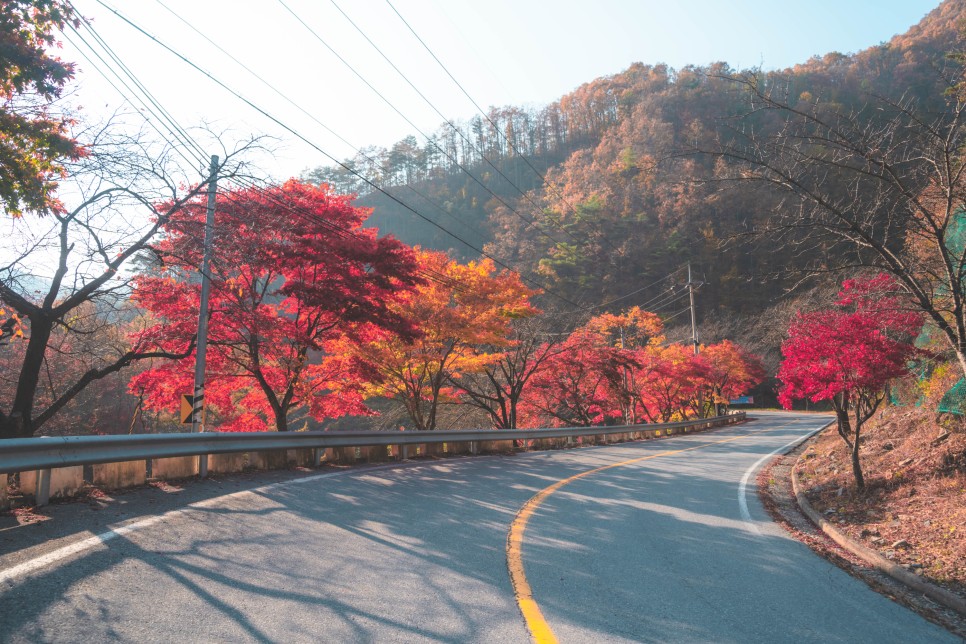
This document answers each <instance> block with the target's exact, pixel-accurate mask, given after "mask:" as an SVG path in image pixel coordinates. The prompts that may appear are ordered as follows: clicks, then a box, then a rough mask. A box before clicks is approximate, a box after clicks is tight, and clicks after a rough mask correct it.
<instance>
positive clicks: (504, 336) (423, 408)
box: [330, 251, 537, 430]
mask: <svg viewBox="0 0 966 644" xmlns="http://www.w3.org/2000/svg"><path fill="white" fill-rule="evenodd" d="M417 256H418V261H419V264H420V267H421V271H420V272H421V273H422V275H423V276H424V277H425V278H426V283H425V284H424V285H423V286H421V287H419V288H417V289H416V290H415V291H413V292H412V293H410V294H408V295H406V296H404V297H402V298H401V299H400V301H399V302H398V303H397V304H395V305H394V306H395V307H396V310H397V312H398V313H399V314H400V315H402V316H405V317H407V318H409V319H410V320H412V321H413V322H414V323H415V324H416V325H417V326H418V328H419V329H420V331H421V335H420V337H419V338H418V339H417V340H415V341H414V342H411V343H407V342H405V341H404V340H403V339H400V338H398V337H393V336H389V337H384V338H382V339H379V340H374V341H370V342H367V343H364V344H356V345H354V346H347V347H342V348H341V349H340V351H339V353H342V354H343V355H342V357H340V358H338V359H344V355H345V353H349V354H351V355H352V356H353V357H354V358H355V359H357V360H360V361H361V362H363V363H365V364H366V365H367V366H368V367H369V370H370V371H371V372H373V373H374V374H376V377H375V378H373V381H372V382H370V383H368V385H367V386H366V391H365V394H366V395H367V396H370V397H377V396H378V397H384V398H390V399H392V400H396V401H398V402H399V403H401V404H402V405H403V406H404V407H405V409H406V412H407V414H408V415H409V418H410V419H411V420H412V423H413V426H414V427H415V428H416V429H419V430H433V429H436V428H437V411H438V409H439V405H440V404H441V403H443V402H456V401H457V400H458V399H457V397H456V395H455V393H454V392H451V391H450V390H449V388H448V386H447V382H448V381H449V380H450V379H454V378H458V377H459V376H460V375H461V374H465V373H473V372H476V371H479V370H480V369H482V368H483V367H484V366H485V365H487V364H489V363H490V362H492V361H493V360H495V359H497V358H499V355H500V354H499V353H493V352H492V350H494V349H497V350H498V349H499V348H500V347H508V346H509V345H510V344H511V341H510V340H509V339H508V337H509V334H510V322H511V321H512V320H513V319H516V318H521V317H528V316H531V315H535V314H536V312H537V310H536V309H535V308H534V307H533V306H532V305H531V303H530V297H531V296H532V295H533V293H534V292H533V291H531V290H530V289H528V288H527V287H526V286H524V285H523V283H522V282H521V281H520V277H519V275H517V274H516V273H511V272H509V271H501V272H498V271H497V270H496V267H495V266H494V264H493V262H491V261H490V260H481V261H478V262H469V263H468V264H460V263H458V262H456V261H454V260H452V259H450V258H449V257H448V256H447V255H446V254H445V253H440V252H434V251H418V252H417ZM487 349H489V351H488V350H487ZM330 353H332V354H333V355H334V354H335V353H337V352H335V351H331V352H330Z"/></svg>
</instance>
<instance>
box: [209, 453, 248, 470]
mask: <svg viewBox="0 0 966 644" xmlns="http://www.w3.org/2000/svg"><path fill="white" fill-rule="evenodd" d="M247 464H248V454H246V453H245V452H238V453H235V454H210V455H209V456H208V471H209V472H211V473H212V474H229V473H231V472H241V471H242V470H244V469H245V465H247Z"/></svg>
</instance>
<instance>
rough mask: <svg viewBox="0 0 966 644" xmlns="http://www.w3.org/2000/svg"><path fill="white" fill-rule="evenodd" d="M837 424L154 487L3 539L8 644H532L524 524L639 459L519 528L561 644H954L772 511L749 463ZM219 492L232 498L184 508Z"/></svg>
mask: <svg viewBox="0 0 966 644" xmlns="http://www.w3.org/2000/svg"><path fill="white" fill-rule="evenodd" d="M827 420H828V418H827V417H818V416H807V415H803V416H794V415H788V414H760V415H758V416H757V419H756V420H754V421H753V422H749V423H746V424H744V425H741V426H737V427H732V428H727V429H721V430H717V431H714V432H709V433H704V434H695V435H688V436H682V437H675V438H670V439H664V440H651V441H646V442H640V443H626V444H621V445H613V446H607V447H597V448H583V449H575V450H567V451H557V452H536V453H531V454H526V455H516V456H509V457H485V458H461V459H447V460H438V461H422V462H417V463H411V464H403V465H401V466H397V465H392V466H379V467H368V468H354V469H345V470H340V471H335V472H326V473H324V474H321V475H318V474H310V475H304V474H301V475H297V474H293V475H291V476H289V477H288V478H286V477H285V475H281V476H277V480H276V482H274V483H271V484H269V485H261V486H260V487H259V486H257V485H256V484H254V483H251V482H247V481H241V482H239V481H235V482H233V483H232V482H231V481H229V482H228V483H226V482H224V481H223V482H221V483H218V482H214V483H199V484H193V485H191V486H189V487H188V488H186V489H185V491H184V492H183V493H182V496H181V497H180V501H181V508H180V509H169V510H165V508H170V507H173V506H172V504H177V503H178V501H179V499H178V498H177V497H178V495H171V494H168V495H166V496H165V498H164V499H163V500H159V498H160V497H159V496H158V495H164V494H165V493H164V492H162V491H159V490H154V489H148V490H141V491H139V492H136V493H132V494H128V495H125V496H124V497H123V499H122V501H123V503H122V504H121V505H114V506H112V507H111V508H110V509H109V512H111V513H113V514H109V515H105V513H104V511H99V512H97V511H94V510H93V509H92V508H89V507H88V506H86V505H81V504H71V505H63V506H53V507H51V509H50V511H49V514H50V516H51V517H52V520H50V521H46V522H43V523H42V524H39V525H36V526H28V527H20V528H14V527H7V528H4V527H2V526H0V641H4V642H39V641H56V642H59V641H63V642H81V641H90V642H106V641H138V642H151V641H231V642H238V641H287V642H304V641H322V642H356V641H357V642H369V641H373V642H376V641H378V642H404V641H445V642H471V641H485V642H526V641H528V640H529V639H530V634H529V631H528V622H527V621H526V620H525V619H524V617H523V615H522V614H521V611H520V607H519V606H518V603H517V598H516V596H515V595H514V587H513V585H511V581H510V576H509V574H508V570H507V534H508V530H509V529H510V526H511V524H512V523H513V522H514V519H515V517H516V516H517V514H518V512H520V510H521V508H522V507H523V506H524V504H525V503H527V501H528V499H531V497H533V496H534V495H535V494H537V493H538V492H540V491H541V490H543V489H545V488H547V487H548V486H552V485H553V484H555V483H558V482H560V481H561V480H564V479H567V478H568V477H572V476H574V475H577V474H580V473H582V472H586V471H588V470H592V469H595V468H600V467H604V466H608V465H616V464H618V463H624V462H625V461H632V462H630V463H626V464H623V465H619V466H616V467H610V468H608V469H604V470H601V471H599V472H594V473H592V474H589V475H587V476H583V477H582V478H578V479H576V480H573V481H571V482H568V483H567V484H565V485H563V486H561V487H559V489H556V490H555V491H553V493H551V494H549V495H547V496H546V497H545V498H543V499H542V502H541V503H540V505H539V507H536V508H535V509H534V510H533V513H532V516H530V517H529V521H528V523H527V524H526V530H525V532H524V533H523V537H522V542H521V543H520V545H519V553H518V554H519V556H520V558H521V560H522V570H523V575H524V576H525V581H526V583H527V584H528V585H529V587H530V590H531V592H532V598H533V602H534V604H535V606H536V607H537V608H538V610H539V613H540V614H541V615H542V616H543V618H544V619H545V621H546V626H547V627H548V628H549V629H550V630H551V631H552V633H553V634H554V635H555V636H556V637H557V638H559V640H560V641H562V642H604V641H648V642H650V641H691V642H709V641H713V642H835V641H842V642H876V643H882V642H933V641H935V642H942V641H951V642H955V641H959V640H958V639H957V638H955V637H953V636H952V635H950V634H949V633H948V632H946V631H944V630H942V629H940V628H939V627H937V626H934V625H932V624H930V623H929V622H927V621H925V620H923V619H922V618H920V617H918V616H917V615H915V614H914V613H912V612H910V611H908V610H906V609H905V608H903V607H901V606H899V605H898V604H895V603H893V602H892V601H890V600H889V599H887V598H885V597H882V596H880V595H878V594H876V593H875V592H873V591H871V590H869V589H868V588H867V587H866V586H865V584H863V583H862V582H860V581H857V580H855V579H853V578H852V577H850V576H849V575H847V574H846V573H844V572H842V571H841V570H839V569H838V568H836V567H835V566H832V565H831V564H828V563H827V562H825V561H824V560H822V559H821V558H819V557H817V556H816V555H814V554H813V553H812V552H811V551H810V550H808V548H806V547H805V546H803V545H801V544H799V543H798V542H797V541H794V540H793V539H791V538H790V537H788V536H787V535H785V534H784V533H783V532H782V531H781V529H780V528H778V527H777V526H775V525H774V524H772V523H771V522H770V520H769V519H768V517H767V515H766V514H765V513H764V510H763V509H762V508H761V505H760V503H759V502H758V499H757V497H756V495H755V493H754V476H753V469H754V467H755V466H756V464H759V465H760V463H761V462H763V460H764V459H763V457H765V456H766V455H767V454H769V453H771V452H773V451H776V450H779V449H780V448H782V447H783V446H786V445H788V444H789V443H791V442H792V441H794V440H795V439H796V438H799V437H801V436H803V435H805V434H806V433H808V432H810V431H812V430H814V429H816V428H817V427H819V426H821V425H823V424H825V423H826V422H827ZM294 477H297V478H294ZM743 479H744V480H745V481H750V483H749V488H750V489H749V490H748V493H747V495H745V497H744V500H745V505H744V506H743V505H742V495H741V494H740V488H741V482H742V480H743ZM218 490H220V491H222V492H229V491H231V492H232V493H231V494H221V495H219V496H214V498H210V499H208V500H205V501H195V502H194V503H193V504H191V505H184V503H185V502H187V501H191V500H192V499H199V498H200V497H201V496H204V495H205V494H207V495H209V496H210V495H212V494H213V493H214V492H215V491H218ZM236 490H237V491H236ZM172 498H173V499H174V500H172ZM122 506H123V507H122ZM105 516H109V519H110V520H109V521H105ZM105 523H108V524H109V525H110V526H113V527H114V531H113V532H111V531H106V530H108V529H107V528H106V527H105ZM118 526H124V527H123V528H118ZM511 549H512V548H511ZM518 590H519V588H518ZM530 626H533V624H532V623H531V624H530Z"/></svg>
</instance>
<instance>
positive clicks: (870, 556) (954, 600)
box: [791, 434, 966, 616]
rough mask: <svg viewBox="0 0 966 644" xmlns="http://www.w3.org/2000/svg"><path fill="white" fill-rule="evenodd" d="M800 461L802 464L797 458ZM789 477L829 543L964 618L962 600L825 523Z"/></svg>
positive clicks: (798, 498)
mask: <svg viewBox="0 0 966 644" xmlns="http://www.w3.org/2000/svg"><path fill="white" fill-rule="evenodd" d="M817 435H818V434H816V436H817ZM799 460H801V458H800V457H799ZM796 465H797V463H796ZM791 474H792V490H793V491H794V493H795V500H796V501H798V506H799V507H800V508H801V510H802V512H804V513H805V516H807V517H808V518H809V519H811V521H812V523H814V524H815V525H817V526H818V527H819V528H821V529H822V532H824V533H825V534H827V535H828V536H829V537H830V538H831V539H832V541H834V542H835V543H837V544H839V545H840V546H842V547H843V548H845V549H846V550H848V551H849V552H851V553H852V554H854V555H856V556H857V557H859V558H861V559H863V560H864V561H865V562H866V563H867V564H869V565H870V566H872V567H873V568H876V569H878V570H881V571H882V572H884V573H885V574H887V575H889V576H890V577H892V578H893V579H895V580H896V581H899V582H902V583H903V584H905V585H906V586H909V587H910V588H912V589H914V590H917V591H919V592H920V593H922V594H923V595H926V596H927V597H929V598H930V599H933V600H935V601H937V602H939V603H940V604H942V605H943V606H946V607H947V608H951V609H953V610H954V611H956V612H957V613H959V614H960V615H964V616H966V600H963V599H962V598H961V597H959V596H958V595H956V594H954V593H952V592H950V591H948V590H946V589H945V588H941V587H939V586H937V585H935V584H932V583H929V582H928V581H926V580H924V579H922V578H921V577H919V576H918V575H915V574H913V573H911V572H909V571H908V570H906V569H905V568H903V567H902V566H900V565H898V564H896V563H894V562H892V561H889V560H888V559H886V558H885V557H883V556H882V555H880V554H879V553H878V552H876V551H874V550H870V549H869V548H866V547H865V546H863V545H862V544H860V543H856V542H855V541H853V540H852V538H851V537H849V536H848V535H846V534H845V533H843V532H841V531H840V530H838V528H836V527H835V526H833V525H832V524H831V523H829V522H828V521H826V520H825V518H824V517H822V515H820V514H819V513H818V512H816V511H815V508H813V507H812V506H811V505H810V504H809V502H808V499H806V498H805V494H804V493H803V492H802V489H801V485H800V484H799V481H798V472H797V470H796V469H795V468H794V467H793V468H792V472H791Z"/></svg>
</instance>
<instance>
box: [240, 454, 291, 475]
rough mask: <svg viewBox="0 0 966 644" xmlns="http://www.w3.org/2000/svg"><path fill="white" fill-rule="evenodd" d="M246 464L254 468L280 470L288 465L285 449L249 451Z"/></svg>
mask: <svg viewBox="0 0 966 644" xmlns="http://www.w3.org/2000/svg"><path fill="white" fill-rule="evenodd" d="M248 466H249V467H254V468H255V469H256V470H282V469H285V468H286V467H288V453H287V450H272V451H269V452H249V454H248Z"/></svg>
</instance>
